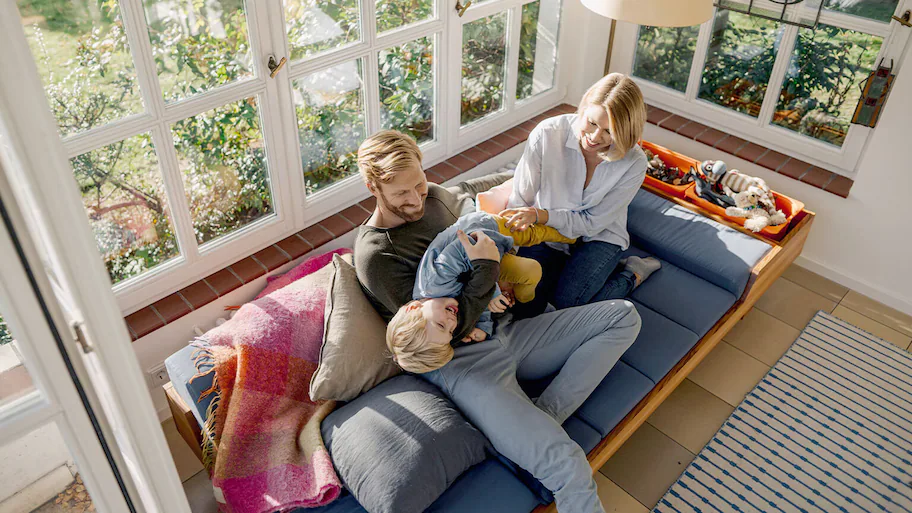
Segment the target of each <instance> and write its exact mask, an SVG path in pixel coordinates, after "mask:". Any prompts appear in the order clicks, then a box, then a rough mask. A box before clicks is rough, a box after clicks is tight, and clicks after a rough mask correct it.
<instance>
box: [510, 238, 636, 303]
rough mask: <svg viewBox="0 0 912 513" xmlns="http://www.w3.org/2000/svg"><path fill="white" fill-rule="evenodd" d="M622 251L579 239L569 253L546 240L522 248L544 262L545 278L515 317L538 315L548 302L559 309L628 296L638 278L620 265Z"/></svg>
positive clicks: (522, 250)
mask: <svg viewBox="0 0 912 513" xmlns="http://www.w3.org/2000/svg"><path fill="white" fill-rule="evenodd" d="M622 252H623V251H622V250H621V247H620V246H617V245H615V244H609V243H607V242H601V241H590V242H582V241H580V242H577V243H576V244H574V245H572V246H570V254H569V255H567V254H565V253H563V252H561V251H558V250H556V249H553V248H550V247H548V246H547V245H545V244H539V245H537V246H532V247H528V248H520V249H519V256H523V257H527V258H532V259H535V260H537V261H538V262H539V263H540V264H541V266H542V280H541V282H539V284H538V287H537V288H536V289H535V299H533V300H532V301H530V302H528V303H517V304H516V306H514V307H513V316H514V318H515V319H523V318H527V317H534V316H536V315H539V314H541V313H542V312H544V311H545V308H546V307H547V305H548V303H549V302H550V303H551V304H552V305H554V307H555V308H557V309H558V310H560V309H563V308H570V307H571V306H579V305H585V304H589V303H595V302H597V301H605V300H607V299H622V298H624V297H626V296H627V294H630V292H631V291H632V290H633V288H634V286H635V285H636V279H635V278H634V276H633V273H632V272H630V271H627V270H624V269H623V268H620V270H619V269H618V260H620V258H621V253H622ZM615 271H617V272H615Z"/></svg>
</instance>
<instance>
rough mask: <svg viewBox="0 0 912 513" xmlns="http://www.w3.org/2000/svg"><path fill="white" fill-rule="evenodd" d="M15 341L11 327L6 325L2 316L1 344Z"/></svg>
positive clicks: (0, 318) (0, 319)
mask: <svg viewBox="0 0 912 513" xmlns="http://www.w3.org/2000/svg"><path fill="white" fill-rule="evenodd" d="M12 341H13V335H12V334H11V333H10V331H9V327H8V326H7V325H6V321H5V320H3V317H2V316H0V346H2V345H3V344H9V343H10V342H12Z"/></svg>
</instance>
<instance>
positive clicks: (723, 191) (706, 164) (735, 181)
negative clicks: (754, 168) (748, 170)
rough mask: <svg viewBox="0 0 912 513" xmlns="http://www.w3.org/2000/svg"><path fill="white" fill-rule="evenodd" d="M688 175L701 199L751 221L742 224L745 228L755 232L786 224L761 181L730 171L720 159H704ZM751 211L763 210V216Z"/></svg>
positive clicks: (774, 200)
mask: <svg viewBox="0 0 912 513" xmlns="http://www.w3.org/2000/svg"><path fill="white" fill-rule="evenodd" d="M689 174H690V175H692V176H693V178H694V181H695V182H696V185H695V187H696V193H697V194H698V195H699V196H700V197H701V198H703V199H705V200H706V201H709V202H710V203H713V204H716V205H718V206H720V207H722V208H725V209H726V214H727V215H729V216H732V217H746V218H748V219H751V220H753V221H754V222H751V223H745V227H747V228H748V229H750V230H752V231H755V232H758V231H760V230H762V229H763V228H765V227H766V226H767V225H772V226H776V225H779V224H782V223H784V222H785V216H784V215H783V214H782V211H780V210H778V209H777V208H776V198H775V197H774V196H773V193H772V192H771V191H770V188H769V186H768V185H766V182H765V181H764V180H763V179H762V178H758V177H756V176H749V175H745V174H743V173H741V172H739V171H738V170H737V169H732V170H731V171H729V170H728V166H726V165H725V162H723V161H721V160H704V161H703V162H701V163H700V170H699V171H697V170H696V169H693V168H691V169H690V173H689ZM748 191H749V192H750V193H749V194H747V193H748ZM740 193H744V194H740ZM739 194H740V195H739ZM754 209H762V210H763V212H762V215H759V216H758V212H752V210H754ZM760 218H762V220H761V219H760Z"/></svg>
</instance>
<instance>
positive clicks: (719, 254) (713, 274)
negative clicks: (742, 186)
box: [627, 189, 771, 297]
mask: <svg viewBox="0 0 912 513" xmlns="http://www.w3.org/2000/svg"><path fill="white" fill-rule="evenodd" d="M627 231H628V232H629V233H630V239H631V242H632V243H633V244H634V245H635V246H638V247H640V248H642V249H644V250H645V251H647V252H649V253H651V254H653V255H655V256H657V257H659V258H661V259H662V260H666V261H668V262H671V263H672V264H674V265H676V266H678V267H680V268H682V269H684V270H685V271H687V272H689V273H691V274H694V275H696V276H699V277H700V278H703V279H704V280H706V281H708V282H710V283H713V284H715V285H717V286H719V287H721V288H723V289H725V290H727V291H729V292H731V293H732V294H734V295H735V296H736V297H741V293H742V292H744V287H745V285H747V280H748V278H749V277H750V272H751V269H752V268H753V267H754V265H756V264H757V262H759V261H760V259H761V258H763V256H764V255H765V254H766V253H767V251H769V249H770V247H771V246H770V244H769V243H767V242H764V241H762V240H759V239H756V238H754V237H751V236H750V235H747V234H745V233H741V232H739V231H737V230H735V229H732V228H729V227H727V226H725V225H723V224H720V223H717V222H716V221H713V220H712V219H709V218H707V217H703V216H701V215H700V214H697V213H694V212H691V211H690V210H688V209H686V208H684V207H682V206H679V205H675V204H674V203H672V202H670V201H668V200H665V199H663V198H661V197H659V196H656V195H655V194H652V193H650V192H647V191H645V190H642V189H641V190H640V191H639V192H637V195H636V197H635V198H634V199H633V201H632V202H631V203H630V207H629V208H628V211H627Z"/></svg>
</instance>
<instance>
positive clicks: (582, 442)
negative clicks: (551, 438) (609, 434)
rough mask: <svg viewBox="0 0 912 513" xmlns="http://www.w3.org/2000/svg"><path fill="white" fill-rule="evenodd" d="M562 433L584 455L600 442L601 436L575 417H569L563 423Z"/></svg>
mask: <svg viewBox="0 0 912 513" xmlns="http://www.w3.org/2000/svg"><path fill="white" fill-rule="evenodd" d="M564 431H566V432H567V434H568V435H570V438H571V439H572V440H573V441H574V442H576V443H578V444H579V446H580V447H582V448H583V451H584V452H585V453H586V454H588V453H589V451H591V450H592V449H594V448H595V446H596V445H598V443H599V442H601V441H602V435H600V434H599V433H598V431H596V430H595V429H593V428H592V426H590V425H589V424H586V422H584V421H582V420H580V419H579V418H578V417H576V416H573V417H570V418H569V419H567V420H566V422H564Z"/></svg>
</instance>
